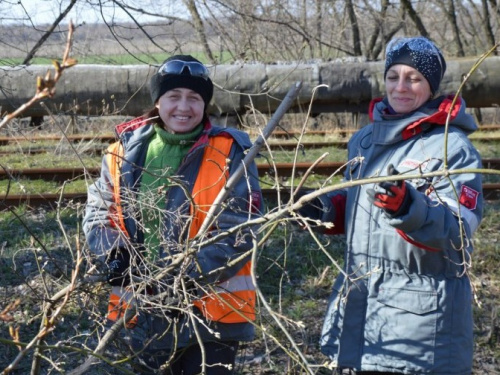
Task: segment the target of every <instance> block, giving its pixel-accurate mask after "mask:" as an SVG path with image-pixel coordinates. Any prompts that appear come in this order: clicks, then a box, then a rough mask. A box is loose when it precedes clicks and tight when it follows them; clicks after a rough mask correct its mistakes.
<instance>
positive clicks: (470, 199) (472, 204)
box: [459, 185, 479, 210]
mask: <svg viewBox="0 0 500 375" xmlns="http://www.w3.org/2000/svg"><path fill="white" fill-rule="evenodd" d="M478 198H479V192H478V191H476V190H474V189H472V188H470V187H468V186H466V185H462V192H461V193H460V200H459V202H460V204H461V205H463V206H465V207H467V208H468V209H469V210H474V209H475V208H476V207H477V200H478Z"/></svg>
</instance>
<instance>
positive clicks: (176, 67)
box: [158, 60, 209, 81]
mask: <svg viewBox="0 0 500 375" xmlns="http://www.w3.org/2000/svg"><path fill="white" fill-rule="evenodd" d="M186 68H187V70H188V71H189V74H190V75H191V76H193V77H199V78H203V79H204V80H205V81H206V80H208V76H209V72H208V69H207V68H206V66H205V65H203V64H202V63H199V62H197V61H182V60H170V61H167V62H166V63H165V64H163V65H162V66H160V69H158V73H160V74H161V75H162V76H164V75H167V74H176V75H180V74H182V73H183V72H184V69H186Z"/></svg>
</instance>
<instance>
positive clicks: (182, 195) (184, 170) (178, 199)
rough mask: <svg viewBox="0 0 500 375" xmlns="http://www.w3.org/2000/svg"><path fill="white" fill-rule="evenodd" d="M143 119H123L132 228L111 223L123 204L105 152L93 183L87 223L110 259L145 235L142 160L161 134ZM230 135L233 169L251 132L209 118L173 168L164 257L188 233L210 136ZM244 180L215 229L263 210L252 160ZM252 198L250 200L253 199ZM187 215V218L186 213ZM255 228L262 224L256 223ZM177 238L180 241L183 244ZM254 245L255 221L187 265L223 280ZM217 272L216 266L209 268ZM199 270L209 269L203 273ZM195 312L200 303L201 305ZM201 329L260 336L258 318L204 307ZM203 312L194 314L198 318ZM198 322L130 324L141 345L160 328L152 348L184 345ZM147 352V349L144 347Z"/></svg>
mask: <svg viewBox="0 0 500 375" xmlns="http://www.w3.org/2000/svg"><path fill="white" fill-rule="evenodd" d="M141 121H142V120H141V119H136V120H133V121H131V122H129V123H125V124H121V125H119V126H118V127H117V128H118V129H120V130H119V131H118V132H119V136H120V142H121V143H122V145H123V146H124V150H125V152H124V156H123V165H122V167H121V177H122V178H121V183H120V185H121V191H122V194H121V197H122V198H121V200H122V208H123V212H124V214H123V216H124V218H125V228H126V232H127V235H126V236H125V235H124V233H123V232H122V231H120V230H119V229H118V228H117V227H116V226H114V225H112V224H111V221H110V216H112V215H113V212H114V211H115V209H116V206H115V201H114V199H113V178H112V177H111V174H110V166H109V165H108V163H107V160H106V158H104V159H103V164H102V169H101V177H100V178H99V179H98V180H97V181H96V182H95V183H94V184H93V185H91V186H90V187H89V190H88V201H87V206H86V213H85V217H84V220H83V229H84V232H85V236H86V239H87V245H88V247H89V249H90V251H91V252H92V253H93V254H94V256H95V257H96V259H98V260H100V261H102V262H103V261H104V260H105V259H106V257H107V256H108V254H109V252H110V251H111V250H113V249H115V248H118V247H123V246H127V243H130V242H132V243H135V244H141V243H142V241H143V236H142V233H141V230H140V225H138V223H139V222H140V220H139V215H140V209H139V208H138V207H137V205H136V204H134V202H136V201H137V198H138V196H137V194H138V193H139V191H140V190H139V184H140V177H141V174H142V171H143V169H142V166H143V165H144V160H145V157H146V151H147V147H148V144H149V139H150V138H151V137H152V136H153V135H154V133H155V132H154V129H153V125H151V124H146V125H143V124H142V123H141ZM216 136H223V137H231V138H233V139H234V142H233V144H232V148H231V152H230V155H229V160H230V163H228V166H229V176H231V175H232V174H233V172H234V171H235V170H236V168H237V167H238V166H239V165H240V164H241V162H242V159H243V157H244V156H245V153H244V150H245V149H248V148H249V147H250V146H251V142H250V139H249V138H248V135H247V134H246V133H243V132H240V131H238V130H236V129H229V128H219V127H213V126H212V125H211V124H210V123H209V122H208V121H207V122H206V123H205V125H204V130H203V133H202V135H201V136H200V138H199V139H198V141H197V142H196V144H195V145H194V146H193V147H192V148H191V150H190V151H189V153H188V155H187V156H186V157H185V158H184V160H183V162H182V163H181V166H180V167H179V169H178V170H177V171H176V173H175V174H174V176H175V177H176V178H177V179H178V180H179V181H180V183H179V185H177V186H171V187H169V189H168V191H167V195H166V207H165V211H164V212H165V214H164V230H165V237H166V238H169V239H171V242H170V244H169V245H171V248H168V249H167V248H163V249H160V257H161V256H162V255H165V254H169V255H171V254H172V252H175V251H179V250H178V249H182V248H183V246H184V245H183V244H185V243H186V241H187V233H186V230H185V225H186V222H187V218H188V217H189V215H190V211H189V207H190V201H189V199H188V194H189V193H190V192H191V189H192V188H193V184H194V182H195V180H196V177H197V175H198V172H199V168H200V165H201V160H202V156H203V153H204V150H205V147H206V146H207V145H208V139H209V138H210V137H216ZM246 172H247V174H246V175H245V176H243V177H242V178H241V179H240V181H239V183H238V184H237V186H236V187H235V188H234V189H233V190H232V191H231V192H230V196H229V198H228V200H227V202H229V203H228V204H227V208H226V209H225V210H224V211H222V213H221V214H220V215H219V216H218V217H217V221H216V223H215V224H214V227H213V228H214V230H213V231H212V232H211V233H210V235H212V236H215V235H216V234H217V233H216V232H217V231H221V232H222V231H225V230H227V229H230V228H233V227H234V226H236V225H238V224H242V223H244V222H246V221H248V220H249V219H251V218H254V217H255V215H256V214H258V211H259V209H260V208H261V207H260V205H261V204H262V195H261V190H260V187H259V183H258V174H257V167H256V164H255V163H251V164H250V166H249V167H248V169H247V171H246ZM250 202H251V203H250ZM183 217H185V218H186V220H183V219H182V218H183ZM254 229H255V228H254ZM176 244H177V245H176ZM251 248H252V238H251V235H250V230H249V228H246V229H244V230H241V231H239V232H238V233H235V234H232V235H228V236H226V237H224V239H222V240H220V241H218V242H216V243H212V244H211V245H208V246H205V247H203V248H201V249H200V250H199V251H198V253H197V255H196V264H197V266H196V267H195V266H194V265H187V266H186V272H187V273H188V274H189V276H190V277H192V278H197V280H198V282H199V283H200V284H205V285H216V284H217V283H218V282H222V281H224V280H227V279H229V278H231V277H232V276H234V275H235V274H236V273H237V272H238V271H239V270H240V268H241V267H242V265H244V264H245V263H246V262H248V261H249V259H250V257H249V256H248V257H246V258H244V259H241V260H239V261H238V262H233V263H234V264H233V265H232V266H231V267H228V266H227V264H228V262H230V261H232V260H234V259H237V258H239V257H241V255H242V254H244V253H245V252H247V251H248V250H250V249H251ZM209 272H210V274H208V273H209ZM200 274H203V277H202V278H201V279H200V278H199V276H200ZM194 310H195V312H196V308H194ZM198 315H199V316H198V318H199V319H198V323H199V324H197V330H198V332H199V334H200V337H201V338H202V340H203V341H211V340H222V341H224V340H235V341H248V340H252V339H253V337H254V327H253V324H252V323H219V322H208V321H206V319H205V318H204V317H203V316H202V315H201V313H199V314H198ZM194 321H196V320H193V322H194ZM192 324H193V323H192V322H191V321H188V318H187V316H181V321H180V322H179V323H178V324H176V325H173V324H171V322H170V321H169V319H167V318H164V317H162V316H161V314H160V315H154V314H151V315H149V314H145V313H144V312H142V313H141V314H140V315H139V321H138V324H137V326H136V327H135V328H133V329H132V330H130V332H129V333H130V335H131V336H132V339H133V344H134V346H137V349H142V346H143V343H144V342H146V341H149V340H150V339H151V338H153V337H154V335H157V336H158V337H159V338H158V339H156V340H153V341H152V342H151V344H150V345H149V349H148V350H153V351H154V350H165V349H170V348H174V347H175V348H179V347H184V346H187V345H189V344H191V343H195V342H197V340H198V338H197V337H196V335H195V331H194V330H193V327H192ZM145 355H147V352H145Z"/></svg>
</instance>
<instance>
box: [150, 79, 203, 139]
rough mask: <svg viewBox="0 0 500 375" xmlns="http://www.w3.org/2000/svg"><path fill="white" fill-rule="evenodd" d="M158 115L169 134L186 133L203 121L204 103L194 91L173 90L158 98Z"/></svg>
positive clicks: (184, 89)
mask: <svg viewBox="0 0 500 375" xmlns="http://www.w3.org/2000/svg"><path fill="white" fill-rule="evenodd" d="M156 108H158V113H159V115H160V117H161V119H162V120H163V123H164V124H165V127H166V128H165V130H167V131H169V132H171V133H188V132H190V131H191V130H193V129H194V128H195V127H196V126H197V125H198V124H199V123H200V122H201V121H202V119H203V115H204V110H205V102H204V101H203V98H202V97H201V95H200V94H198V93H197V92H196V91H193V90H190V89H186V88H175V89H172V90H169V91H167V92H166V93H165V94H163V95H162V96H160V98H159V99H158V101H157V102H156Z"/></svg>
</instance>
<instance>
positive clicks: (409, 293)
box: [377, 288, 437, 315]
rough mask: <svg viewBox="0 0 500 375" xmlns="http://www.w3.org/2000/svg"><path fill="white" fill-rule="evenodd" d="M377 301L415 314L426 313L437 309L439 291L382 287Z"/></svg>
mask: <svg viewBox="0 0 500 375" xmlns="http://www.w3.org/2000/svg"><path fill="white" fill-rule="evenodd" d="M377 301H378V302H380V303H383V304H384V305H386V306H390V307H394V308H397V309H401V310H405V311H408V312H410V313H413V314H418V315H422V314H426V313H429V312H432V311H435V310H436V309H437V292H435V291H425V290H424V291H421V290H411V289H395V288H384V289H380V291H379V294H378V298H377Z"/></svg>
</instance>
